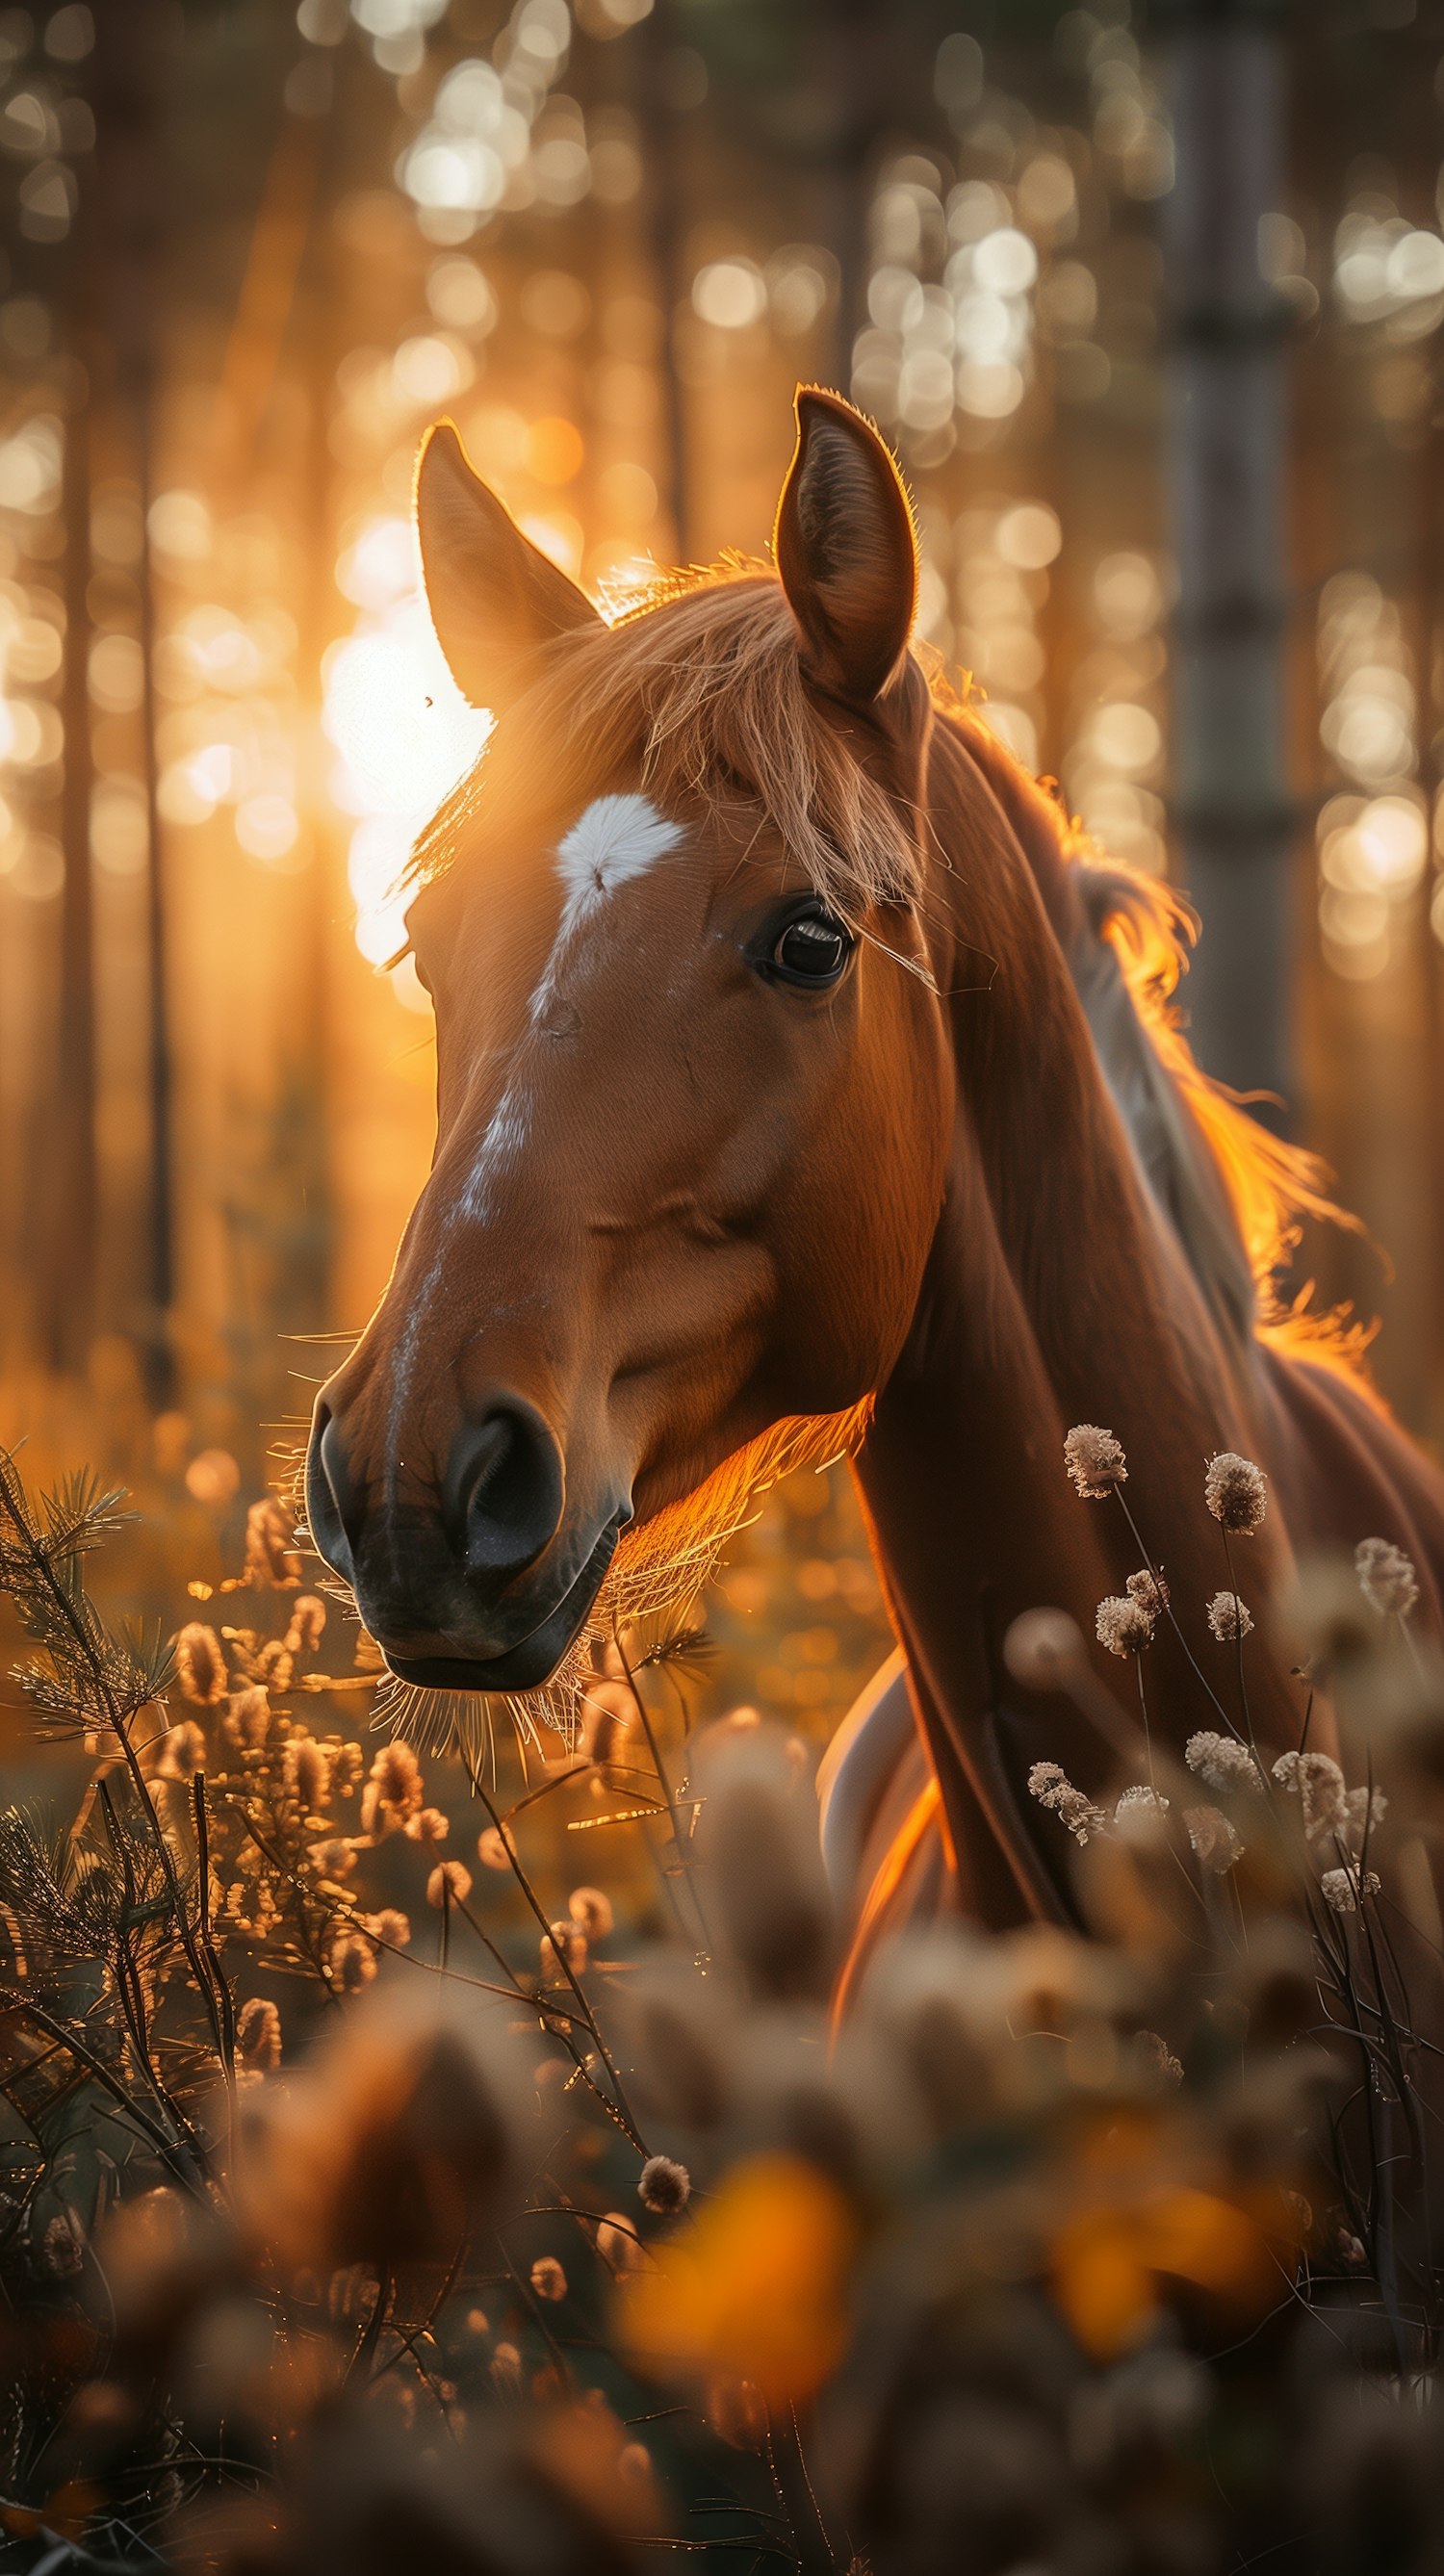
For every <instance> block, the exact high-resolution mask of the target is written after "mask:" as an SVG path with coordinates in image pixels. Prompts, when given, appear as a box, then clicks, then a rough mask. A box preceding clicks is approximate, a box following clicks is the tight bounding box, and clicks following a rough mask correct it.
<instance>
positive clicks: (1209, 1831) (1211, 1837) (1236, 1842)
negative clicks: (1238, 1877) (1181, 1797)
mask: <svg viewBox="0 0 1444 2576" xmlns="http://www.w3.org/2000/svg"><path fill="white" fill-rule="evenodd" d="M1183 1821H1184V1823H1185V1824H1186V1826H1187V1827H1188V1839H1189V1841H1190V1842H1191V1843H1192V1845H1193V1848H1194V1852H1195V1853H1196V1855H1197V1857H1198V1859H1199V1860H1200V1861H1201V1862H1202V1864H1203V1867H1204V1868H1205V1869H1211V1870H1212V1871H1213V1872H1214V1875H1215V1876H1216V1877H1218V1878H1222V1876H1223V1875H1224V1872H1225V1871H1226V1870H1230V1869H1232V1867H1233V1865H1234V1862H1235V1861H1236V1860H1242V1858H1243V1837H1242V1835H1241V1834H1240V1833H1239V1831H1238V1829H1237V1827H1236V1826H1235V1825H1232V1824H1230V1822H1229V1820H1228V1817H1227V1816H1226V1815H1225V1814H1224V1813H1223V1811H1222V1809H1221V1808H1219V1807H1185V1808H1184V1811H1183Z"/></svg>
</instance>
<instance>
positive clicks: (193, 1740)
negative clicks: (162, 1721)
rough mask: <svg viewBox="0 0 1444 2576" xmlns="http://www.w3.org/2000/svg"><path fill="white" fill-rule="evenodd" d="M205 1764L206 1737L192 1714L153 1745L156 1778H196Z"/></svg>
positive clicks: (152, 1760) (152, 1761)
mask: <svg viewBox="0 0 1444 2576" xmlns="http://www.w3.org/2000/svg"><path fill="white" fill-rule="evenodd" d="M205 1765H206V1739H205V1737H204V1736H203V1735H202V1733H201V1730H200V1728H199V1727H198V1726H197V1724H196V1722H195V1719H194V1718H193V1717H187V1718H185V1719H183V1720H182V1722H181V1724H180V1725H179V1726H173V1727H172V1728H171V1729H170V1732H169V1734H167V1735H163V1736H162V1737H161V1739H160V1742H159V1743H158V1744H157V1745H156V1746H155V1747H154V1749H153V1753H152V1758H151V1766H150V1767H151V1770H152V1772H153V1774H154V1776H155V1778H156V1779H157V1780H193V1779H194V1778H195V1776H196V1773H197V1772H198V1771H203V1770H204V1769H205Z"/></svg>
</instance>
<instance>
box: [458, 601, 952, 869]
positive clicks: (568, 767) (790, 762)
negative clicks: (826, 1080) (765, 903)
mask: <svg viewBox="0 0 1444 2576" xmlns="http://www.w3.org/2000/svg"><path fill="white" fill-rule="evenodd" d="M638 757H640V760H641V765H642V780H643V785H644V786H645V788H646V789H647V791H648V793H649V794H651V795H655V796H656V797H657V798H658V800H659V801H661V802H663V803H665V802H666V801H667V800H668V798H669V797H671V798H675V799H686V798H695V797H698V796H705V795H706V793H707V791H708V788H709V785H711V786H714V787H715V782H716V778H717V775H718V771H719V769H720V770H721V771H722V772H723V774H724V775H726V776H727V778H728V781H729V784H730V785H731V786H732V787H734V788H735V789H736V790H738V791H739V792H740V793H741V794H743V795H744V796H746V797H748V798H749V799H751V800H752V801H753V802H755V803H756V804H757V806H758V807H760V809H761V812H762V814H763V815H764V816H765V818H766V820H767V821H768V822H769V823H770V824H771V825H772V827H773V829H774V830H775V831H776V832H777V833H778V835H779V836H780V838H781V840H782V842H783V845H784V847H785V848H786V849H787V850H788V851H789V852H790V853H791V855H792V856H793V857H794V858H795V859H796V860H797V861H798V862H799V863H800V865H801V866H802V867H803V868H804V869H805V870H806V872H807V875H808V876H809V878H810V879H811V881H812V883H813V885H814V886H815V888H816V890H817V892H818V894H819V895H820V896H821V897H822V898H823V900H824V901H825V902H827V903H829V904H831V905H833V906H834V907H835V908H836V909H837V910H838V911H839V912H840V913H841V914H842V915H843V916H844V917H845V918H852V919H857V918H860V917H861V915H862V914H864V913H865V912H867V911H868V910H869V909H870V908H871V907H872V906H873V905H875V904H882V903H889V902H893V903H896V902H899V901H903V902H907V901H912V900H914V899H915V898H916V897H917V896H918V895H920V894H921V892H922V889H923V882H924V877H925V872H926V862H925V857H924V854H923V852H922V850H921V848H920V847H919V846H917V845H916V844H915V843H914V842H913V841H912V840H910V839H909V838H908V836H907V835H906V833H905V832H904V831H903V829H902V827H901V825H900V823H899V820H898V816H897V812H896V809H895V807H894V805H893V804H892V802H891V800H890V799H889V797H888V796H887V795H886V793H885V791H884V789H883V787H882V786H881V784H880V783H879V782H878V781H877V780H876V779H874V778H871V777H870V776H868V774H867V773H866V772H865V771H864V770H863V769H862V768H861V767H860V766H859V764H858V762H857V761H856V760H855V759H854V758H853V757H852V755H851V753H850V752H849V751H848V749H847V747H846V744H845V742H844V741H843V739H842V737H841V736H840V735H839V734H838V733H836V732H834V730H833V729H832V727H831V726H828V725H825V724H821V723H819V721H818V716H817V710H816V705H815V702H814V701H813V699H812V698H811V697H810V695H809V692H808V688H807V684H806V682H805V680H804V678H803V674H802V668H801V664H800V661H799V658H798V652H797V628H796V626H795V625H794V623H793V618H792V612H791V610H790V608H789V607H788V605H787V602H786V599H785V598H784V596H783V593H782V590H781V588H780V586H779V584H778V582H777V579H776V576H775V574H773V573H772V572H771V571H770V569H769V568H768V567H767V566H766V565H764V564H759V563H751V562H748V561H747V560H746V558H744V557H741V556H733V557H730V558H726V559H724V560H723V561H722V562H720V563H718V564H716V565H713V566H711V567H710V568H709V569H707V570H706V571H702V572H692V573H679V574H668V575H664V576H662V577H661V578H660V579H659V580H658V581H657V582H656V583H655V584H654V585H653V586H652V587H651V588H650V589H649V590H648V591H647V592H646V593H645V594H644V595H643V596H642V598H641V599H640V600H639V601H637V602H636V603H634V604H632V605H631V606H629V607H628V609H627V610H626V611H625V612H624V613H623V614H622V615H621V616H620V617H619V618H618V620H617V622H616V623H615V624H613V625H611V626H590V625H589V626H586V627H583V628H581V629H578V630H574V631H573V632H572V633H570V634H567V635H563V636H560V637H558V638H557V639H556V641H555V642H554V643H553V644H552V645H551V646H550V647H549V648H548V652H547V657H546V665H545V669H544V670H543V671H542V673H541V674H540V675H539V677H538V678H537V680H536V681H535V682H534V683H533V685H532V687H531V688H529V689H528V690H527V691H526V692H525V694H524V695H523V696H522V697H521V698H519V699H518V700H517V701H516V702H515V704H514V705H513V706H511V707H509V708H508V710H507V716H506V721H505V723H504V724H503V725H501V726H499V727H498V729H497V732H496V734H495V736H494V737H493V738H492V739H491V740H490V741H489V742H488V744H487V746H486V748H485V750H484V751H483V752H482V755H481V758H480V759H479V761H478V762H477V764H476V766H475V768H474V769H473V770H472V771H471V772H470V774H469V776H468V777H466V778H464V779H463V780H462V781H461V783H460V785H459V786H458V787H457V788H456V789H454V790H453V793H452V794H451V795H450V796H449V797H448V798H447V800H446V803H445V804H444V805H443V806H442V807H441V809H440V811H439V812H438V814H437V815H436V817H435V819H434V821H433V822H432V823H431V824H430V825H429V827H428V828H427V830H426V832H425V833H424V834H423V835H422V837H421V839H420V841H419V842H418V844H417V847H416V850H415V853H414V855H413V858H412V862H411V870H410V873H411V875H412V876H413V877H415V878H419V879H421V880H423V881H425V880H431V879H434V878H436V877H438V876H442V875H445V874H446V873H447V872H448V871H449V870H450V869H451V868H452V867H453V866H454V865H455V864H456V861H457V859H458V858H459V856H460V855H461V854H462V852H463V851H464V849H465V846H466V844H467V842H468V841H469V840H470V839H471V838H473V837H474V836H475V835H476V834H477V833H478V832H486V833H488V834H490V833H495V832H497V831H501V830H505V829H506V828H507V827H508V826H509V825H510V824H511V823H512V822H513V821H514V820H516V819H518V818H520V817H521V816H527V817H530V818H532V819H533V820H534V819H535V816H536V813H537V801H538V800H537V785H536V782H537V780H538V779H539V778H540V779H545V780H546V782H547V789H546V798H547V805H548V807H549V808H550V807H552V806H555V807H556V809H557V811H558V812H561V811H563V810H564V809H566V808H567V807H569V806H571V807H574V806H575V805H576V804H577V803H578V802H584V801H585V800H586V799H587V798H589V797H591V796H594V795H595V794H596V793H597V786H598V779H599V776H601V775H602V774H603V773H605V772H610V771H611V770H612V769H614V768H615V769H618V770H620V768H621V767H622V765H623V763H624V762H626V761H628V760H635V759H637V758H638Z"/></svg>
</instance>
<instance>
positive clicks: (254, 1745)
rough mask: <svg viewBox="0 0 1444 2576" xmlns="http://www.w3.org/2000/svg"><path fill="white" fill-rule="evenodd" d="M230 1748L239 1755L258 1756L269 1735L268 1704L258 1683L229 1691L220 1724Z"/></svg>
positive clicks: (269, 1709)
mask: <svg viewBox="0 0 1444 2576" xmlns="http://www.w3.org/2000/svg"><path fill="white" fill-rule="evenodd" d="M222 1723H223V1726H224V1728H225V1732H226V1734H227V1735H228V1736H229V1737H230V1739H231V1742H232V1744H234V1745H236V1746H237V1747H238V1749H239V1750H240V1751H241V1752H242V1753H259V1752H260V1749H261V1747H262V1745H263V1744H264V1743H265V1741H266V1738H267V1736H268V1735H269V1733H270V1731H271V1703H270V1700H269V1698H268V1697H267V1694H266V1691H265V1689H264V1687H263V1686H262V1684H261V1683H260V1682H248V1683H247V1684H246V1687H245V1689H244V1690H238V1691H232V1693H231V1696H230V1702H229V1705H228V1706H227V1709H226V1714H225V1717H224V1719H223V1721H222Z"/></svg>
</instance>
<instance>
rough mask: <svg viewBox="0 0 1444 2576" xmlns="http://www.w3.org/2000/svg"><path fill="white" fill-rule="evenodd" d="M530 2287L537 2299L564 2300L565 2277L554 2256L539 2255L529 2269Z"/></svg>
mask: <svg viewBox="0 0 1444 2576" xmlns="http://www.w3.org/2000/svg"><path fill="white" fill-rule="evenodd" d="M531 2285H532V2288H533V2289H534V2290H535V2292H536V2294H537V2297H538V2298H539V2299H564V2298H565V2297H566V2294H567V2276H566V2274H565V2272H564V2271H563V2270H562V2267H561V2265H560V2263H559V2262H558V2261H557V2258H556V2256H555V2254H539V2255H538V2256H537V2259H536V2261H535V2262H534V2263H533V2265H532V2267H531Z"/></svg>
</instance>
